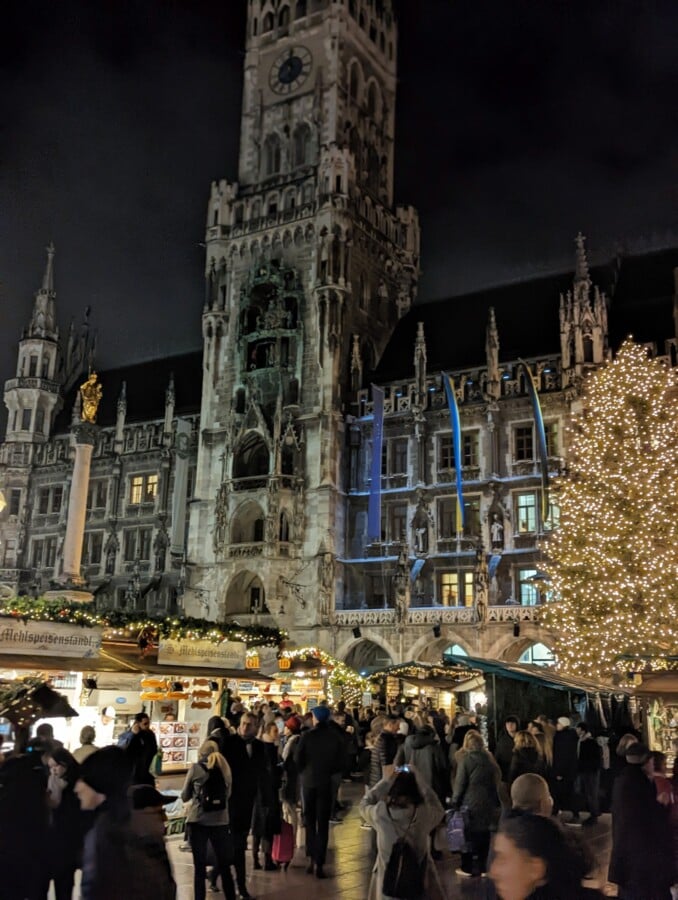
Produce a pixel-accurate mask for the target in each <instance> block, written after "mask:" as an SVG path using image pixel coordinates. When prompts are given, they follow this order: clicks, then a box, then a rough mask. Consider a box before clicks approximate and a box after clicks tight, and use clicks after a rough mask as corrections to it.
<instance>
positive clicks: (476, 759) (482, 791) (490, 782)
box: [452, 731, 501, 875]
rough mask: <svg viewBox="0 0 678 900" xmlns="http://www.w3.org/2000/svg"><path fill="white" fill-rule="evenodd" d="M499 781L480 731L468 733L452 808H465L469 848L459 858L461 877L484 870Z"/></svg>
mask: <svg viewBox="0 0 678 900" xmlns="http://www.w3.org/2000/svg"><path fill="white" fill-rule="evenodd" d="M500 780H501V770H500V769H499V766H498V765H497V763H496V762H495V760H494V759H493V757H492V755H491V754H490V753H488V751H487V750H486V749H485V744H484V742H483V738H482V735H481V734H480V732H477V731H469V732H467V734H466V737H465V739H464V752H463V753H462V755H461V759H460V761H459V765H458V767H457V777H456V778H455V780H454V793H453V795H452V804H453V806H454V807H456V808H457V809H460V808H461V807H462V806H465V807H467V809H468V833H467V835H466V842H467V844H468V845H469V846H468V849H467V850H466V851H465V852H464V853H462V855H461V870H460V874H463V875H480V874H482V873H483V872H485V871H486V865H487V854H488V852H489V849H490V831H491V830H492V829H493V828H494V826H495V825H496V824H497V820H498V818H499V793H498V790H497V789H498V787H499V783H500Z"/></svg>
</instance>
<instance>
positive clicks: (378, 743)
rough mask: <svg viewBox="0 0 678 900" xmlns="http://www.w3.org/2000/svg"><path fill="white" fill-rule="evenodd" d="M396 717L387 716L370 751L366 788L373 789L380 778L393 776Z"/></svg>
mask: <svg viewBox="0 0 678 900" xmlns="http://www.w3.org/2000/svg"><path fill="white" fill-rule="evenodd" d="M399 727H400V719H399V718H398V716H387V717H386V718H385V720H384V722H383V727H382V730H381V733H380V734H379V735H378V737H377V738H376V740H375V741H374V743H373V745H372V748H371V750H370V770H369V773H368V778H367V786H368V787H374V786H375V784H379V782H380V781H381V779H382V778H386V777H387V776H388V775H392V774H393V761H394V759H395V757H396V753H397V752H398V738H397V734H398V729H399Z"/></svg>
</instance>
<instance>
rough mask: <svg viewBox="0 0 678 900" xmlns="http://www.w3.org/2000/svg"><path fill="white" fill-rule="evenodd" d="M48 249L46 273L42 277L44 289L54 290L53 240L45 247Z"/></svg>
mask: <svg viewBox="0 0 678 900" xmlns="http://www.w3.org/2000/svg"><path fill="white" fill-rule="evenodd" d="M45 250H47V265H46V266H45V274H44V275H43V277H42V289H43V291H53V290H54V253H55V250H54V244H53V243H52V241H50V242H49V244H48V245H47V246H46V247H45Z"/></svg>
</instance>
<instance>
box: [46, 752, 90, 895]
mask: <svg viewBox="0 0 678 900" xmlns="http://www.w3.org/2000/svg"><path fill="white" fill-rule="evenodd" d="M48 762H49V769H50V775H49V780H48V782H47V792H48V797H47V801H48V805H49V808H50V810H51V820H50V825H49V835H48V844H47V859H48V870H47V874H48V879H49V880H48V882H47V885H48V886H49V881H50V880H51V881H54V896H55V898H56V900H71V897H72V895H73V882H74V880H75V870H76V869H78V868H79V867H80V865H81V863H82V844H83V840H84V837H85V814H84V813H83V812H82V810H81V809H80V801H79V800H78V798H77V797H76V795H75V793H74V788H75V782H76V781H77V780H78V773H79V771H80V766H79V765H78V764H77V762H76V761H75V759H74V757H73V756H71V754H70V753H69V752H68V750H64V748H63V747H60V748H57V749H55V750H53V751H52V752H51V754H50V756H49V760H48ZM45 893H47V892H45Z"/></svg>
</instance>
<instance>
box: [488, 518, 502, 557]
mask: <svg viewBox="0 0 678 900" xmlns="http://www.w3.org/2000/svg"><path fill="white" fill-rule="evenodd" d="M490 538H491V541H492V549H493V550H503V548H504V523H503V522H502V520H501V516H500V515H499V513H493V514H492V522H491V524H490Z"/></svg>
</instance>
